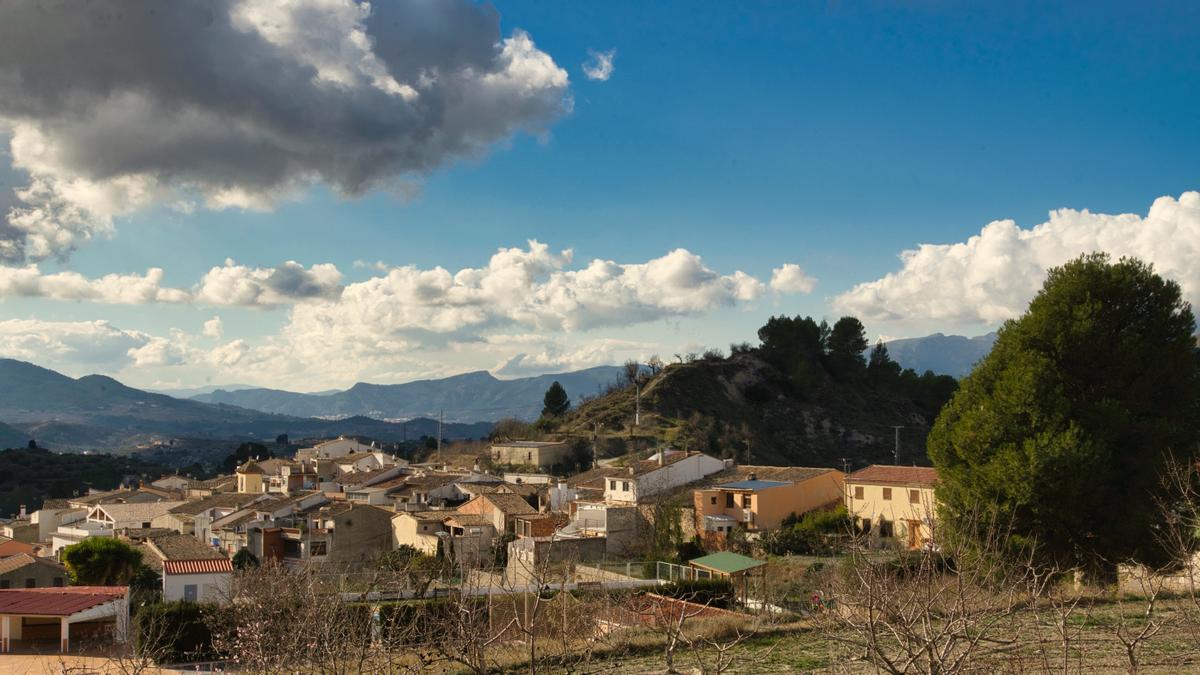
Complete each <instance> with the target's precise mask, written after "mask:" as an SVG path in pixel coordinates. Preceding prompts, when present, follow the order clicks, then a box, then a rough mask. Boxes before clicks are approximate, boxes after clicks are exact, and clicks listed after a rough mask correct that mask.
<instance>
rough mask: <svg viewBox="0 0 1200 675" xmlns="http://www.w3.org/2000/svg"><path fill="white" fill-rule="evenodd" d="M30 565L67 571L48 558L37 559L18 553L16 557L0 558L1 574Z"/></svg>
mask: <svg viewBox="0 0 1200 675" xmlns="http://www.w3.org/2000/svg"><path fill="white" fill-rule="evenodd" d="M30 565H45V566H47V567H53V568H54V569H56V570H58V571H66V568H65V567H63V566H62V565H59V564H58V563H56V562H54V561H53V560H49V559H46V558H35V557H33V556H31V555H29V554H28V553H18V554H16V555H10V556H8V557H5V558H0V574H8V573H9V572H15V571H17V570H19V569H22V568H24V567H28V566H30Z"/></svg>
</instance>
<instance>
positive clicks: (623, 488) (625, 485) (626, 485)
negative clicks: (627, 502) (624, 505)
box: [621, 480, 629, 492]
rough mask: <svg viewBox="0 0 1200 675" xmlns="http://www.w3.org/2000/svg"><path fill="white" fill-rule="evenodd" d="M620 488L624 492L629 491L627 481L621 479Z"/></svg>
mask: <svg viewBox="0 0 1200 675" xmlns="http://www.w3.org/2000/svg"><path fill="white" fill-rule="evenodd" d="M621 489H622V490H623V491H625V492H629V481H627V480H626V481H621Z"/></svg>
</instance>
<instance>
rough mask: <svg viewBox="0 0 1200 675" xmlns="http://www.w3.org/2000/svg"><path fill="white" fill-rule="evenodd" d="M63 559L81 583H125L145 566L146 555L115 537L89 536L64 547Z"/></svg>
mask: <svg viewBox="0 0 1200 675" xmlns="http://www.w3.org/2000/svg"><path fill="white" fill-rule="evenodd" d="M62 562H63V565H65V566H66V568H67V573H68V574H70V576H71V583H72V584H76V585H79V586H124V585H126V584H128V583H129V582H130V581H131V580H132V579H133V578H134V577H135V576H137V574H138V572H139V571H140V570H141V569H142V554H141V553H139V552H138V551H137V550H136V549H134V548H133V547H132V546H130V545H129V544H126V543H125V542H123V541H119V540H117V539H114V538H112V537H88V538H87V539H84V540H83V541H81V542H79V543H78V544H72V545H70V546H68V547H66V548H64V549H63V550H62Z"/></svg>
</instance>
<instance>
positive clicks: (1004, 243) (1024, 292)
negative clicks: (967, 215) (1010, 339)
mask: <svg viewBox="0 0 1200 675" xmlns="http://www.w3.org/2000/svg"><path fill="white" fill-rule="evenodd" d="M1093 251H1103V252H1106V253H1109V254H1110V255H1112V256H1114V257H1122V256H1130V257H1136V258H1140V259H1142V260H1144V261H1146V262H1150V263H1153V264H1154V267H1155V270H1156V271H1157V272H1159V273H1160V274H1162V275H1164V276H1166V277H1169V278H1171V279H1174V280H1176V281H1178V282H1179V284H1180V285H1181V286H1182V288H1183V291H1184V294H1185V295H1186V297H1188V298H1189V299H1190V300H1191V301H1192V303H1193V304H1200V192H1185V193H1183V194H1182V195H1181V196H1180V197H1179V198H1178V199H1175V198H1174V197H1170V196H1165V197H1159V198H1158V199H1156V200H1155V201H1154V203H1153V204H1152V205H1151V206H1150V210H1149V212H1148V213H1147V214H1146V215H1145V216H1139V215H1136V214H1129V213H1127V214H1120V215H1107V214H1102V213H1091V212H1090V211H1087V210H1083V211H1076V210H1073V209H1060V210H1057V211H1053V212H1052V213H1051V214H1050V218H1049V219H1048V220H1047V221H1046V222H1044V223H1041V224H1039V225H1036V226H1034V227H1033V228H1031V229H1022V228H1020V227H1018V226H1017V224H1016V223H1015V222H1013V221H1011V220H998V221H994V222H992V223H989V224H988V225H986V226H985V227H984V228H983V229H982V230H980V232H979V234H977V235H975V236H972V237H970V238H969V239H967V241H965V242H958V243H954V244H922V245H920V246H918V247H917V248H916V249H912V250H908V251H904V252H903V253H902V254H901V255H900V259H901V261H902V263H903V264H902V267H901V269H900V270H899V271H898V272H892V273H890V274H888V275H886V276H884V277H882V278H880V279H877V280H875V281H869V282H866V283H861V284H858V285H857V286H855V287H854V288H852V289H850V290H849V291H847V292H846V293H843V294H841V295H839V296H837V297H836V298H834V301H833V304H834V307H835V308H836V309H838V310H839V311H842V312H846V313H852V314H856V315H858V316H859V317H860V318H863V319H874V320H884V321H888V320H891V321H896V320H924V319H933V320H939V321H954V322H986V323H996V322H999V321H1002V320H1004V319H1008V318H1012V317H1015V316H1018V315H1019V314H1020V313H1021V312H1023V311H1024V310H1025V307H1026V305H1027V304H1028V303H1029V301H1030V300H1031V299H1032V298H1033V296H1034V295H1035V294H1036V293H1037V291H1038V289H1039V288H1041V285H1042V282H1043V281H1044V280H1045V277H1046V271H1047V270H1048V269H1049V268H1051V267H1055V266H1057V265H1061V264H1062V263H1064V262H1066V261H1068V260H1070V259H1072V258H1075V257H1077V256H1079V255H1080V254H1083V253H1091V252H1093Z"/></svg>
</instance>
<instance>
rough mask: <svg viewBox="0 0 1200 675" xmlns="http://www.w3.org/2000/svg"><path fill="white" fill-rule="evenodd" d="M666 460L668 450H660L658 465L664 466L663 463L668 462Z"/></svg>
mask: <svg viewBox="0 0 1200 675" xmlns="http://www.w3.org/2000/svg"><path fill="white" fill-rule="evenodd" d="M666 461H667V451H666V450H659V451H658V465H659V466H662V465H663V464H665V463H666Z"/></svg>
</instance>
